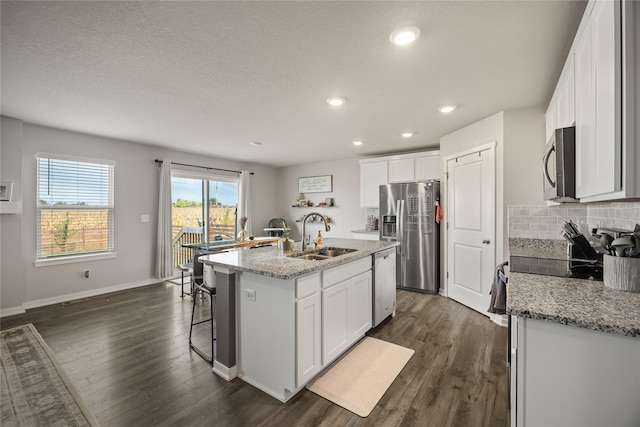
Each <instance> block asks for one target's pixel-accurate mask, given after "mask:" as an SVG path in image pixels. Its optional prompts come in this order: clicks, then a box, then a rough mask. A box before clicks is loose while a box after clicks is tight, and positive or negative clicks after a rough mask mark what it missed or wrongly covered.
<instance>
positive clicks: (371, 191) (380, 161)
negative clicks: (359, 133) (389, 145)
mask: <svg viewBox="0 0 640 427" xmlns="http://www.w3.org/2000/svg"><path fill="white" fill-rule="evenodd" d="M429 179H437V180H440V179H442V173H441V165H440V151H438V150H435V151H423V152H419V153H409V154H397V155H394V156H386V157H376V158H371V159H362V160H360V206H361V207H375V208H377V207H378V204H379V202H380V201H379V197H380V186H381V185H386V184H389V183H394V182H416V181H426V180H429Z"/></svg>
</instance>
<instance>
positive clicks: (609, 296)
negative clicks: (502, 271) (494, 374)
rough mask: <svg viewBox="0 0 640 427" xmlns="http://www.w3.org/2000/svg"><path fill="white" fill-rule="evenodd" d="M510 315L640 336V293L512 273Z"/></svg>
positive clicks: (510, 275) (580, 282) (582, 281)
mask: <svg viewBox="0 0 640 427" xmlns="http://www.w3.org/2000/svg"><path fill="white" fill-rule="evenodd" d="M507 314H511V315H515V316H522V317H528V318H532V319H538V320H546V321H550V322H554V323H559V324H562V325H572V326H577V327H580V328H586V329H591V330H594V331H602V332H608V333H613V334H619V335H625V336H629V337H640V293H633V292H623V291H617V290H614V289H609V288H607V287H605V286H604V284H603V283H602V282H598V281H593V280H584V279H569V278H564V277H552V276H541V275H537V274H527V273H513V272H511V273H509V282H508V284H507Z"/></svg>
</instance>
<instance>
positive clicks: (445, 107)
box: [438, 105, 458, 113]
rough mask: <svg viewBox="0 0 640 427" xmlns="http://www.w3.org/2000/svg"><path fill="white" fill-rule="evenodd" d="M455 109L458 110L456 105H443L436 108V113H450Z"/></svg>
mask: <svg viewBox="0 0 640 427" xmlns="http://www.w3.org/2000/svg"><path fill="white" fill-rule="evenodd" d="M456 108H458V106H457V105H443V106H442V107H440V108H438V111H440V112H441V113H450V112H452V111H453V110H455V109H456Z"/></svg>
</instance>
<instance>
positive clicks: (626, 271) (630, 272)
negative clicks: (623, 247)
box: [603, 255, 640, 292]
mask: <svg viewBox="0 0 640 427" xmlns="http://www.w3.org/2000/svg"><path fill="white" fill-rule="evenodd" d="M603 279H604V285H605V286H606V287H607V288H611V289H615V290H618V291H626V292H640V258H631V257H617V256H611V255H605V256H604V277H603Z"/></svg>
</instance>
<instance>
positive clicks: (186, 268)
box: [178, 262, 193, 298]
mask: <svg viewBox="0 0 640 427" xmlns="http://www.w3.org/2000/svg"><path fill="white" fill-rule="evenodd" d="M178 270H180V278H181V281H180V285H181V287H182V289H181V291H180V298H184V296H185V295H192V294H193V279H192V278H191V276H193V263H192V262H188V263H186V264H178ZM184 273H188V274H189V283H190V284H191V285H192V286H191V292H185V291H184Z"/></svg>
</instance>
